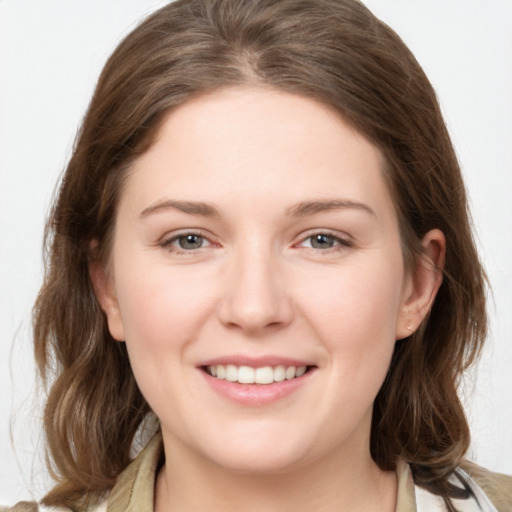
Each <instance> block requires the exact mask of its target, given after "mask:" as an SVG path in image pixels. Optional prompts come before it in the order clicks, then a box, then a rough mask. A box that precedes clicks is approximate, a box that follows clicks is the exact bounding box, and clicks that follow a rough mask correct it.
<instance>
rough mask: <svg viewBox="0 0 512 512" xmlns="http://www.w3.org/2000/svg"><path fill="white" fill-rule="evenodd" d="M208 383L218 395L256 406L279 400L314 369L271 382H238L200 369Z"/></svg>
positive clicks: (308, 378) (303, 382) (294, 389)
mask: <svg viewBox="0 0 512 512" xmlns="http://www.w3.org/2000/svg"><path fill="white" fill-rule="evenodd" d="M200 371H201V373H202V374H203V376H204V378H205V379H206V382H207V383H208V385H209V386H210V387H211V388H212V389H213V390H214V391H215V392H217V393H218V394H219V395H221V396H223V397H224V398H228V399H229V400H232V401H233V402H236V403H238V404H240V405H247V406H257V405H266V404H271V403H272V402H277V401H278V400H281V399H283V398H285V397H287V396H289V395H291V394H292V393H294V392H295V391H297V390H298V389H300V388H301V387H302V386H303V385H305V384H306V383H307V382H308V381H309V380H310V378H311V376H312V374H313V373H315V371H314V370H313V369H312V370H309V371H308V372H306V373H305V374H304V375H302V376H300V377H296V378H294V379H290V380H283V381H282V382H273V383H272V384H240V383H239V382H231V381H229V380H225V379H217V378H216V377H212V376H211V375H209V374H208V373H206V372H205V371H203V370H200Z"/></svg>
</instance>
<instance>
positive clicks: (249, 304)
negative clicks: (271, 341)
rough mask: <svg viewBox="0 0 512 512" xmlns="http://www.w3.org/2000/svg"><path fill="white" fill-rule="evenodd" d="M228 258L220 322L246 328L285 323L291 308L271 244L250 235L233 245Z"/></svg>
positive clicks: (256, 328) (276, 256)
mask: <svg viewBox="0 0 512 512" xmlns="http://www.w3.org/2000/svg"><path fill="white" fill-rule="evenodd" d="M230 260H231V261H230V265H229V269H228V272H229V274H230V279H228V282H229V286H228V287H227V289H226V292H225V296H224V297H223V301H222V306H221V318H222V321H223V322H224V323H225V324H229V325H231V326H233V325H236V326H238V327H240V328H241V329H243V330H245V331H257V330H260V329H264V328H265V327H268V326H278V325H281V326H282V325H285V324H287V323H288V322H289V321H290V320H291V316H292V307H291V302H290V298H289V297H288V295H287V293H286V289H285V286H284V276H283V275H282V269H281V265H280V261H279V255H278V254H276V252H275V251H274V250H273V248H272V246H271V243H270V242H268V241H265V240H262V239H257V238H256V237H253V238H252V240H250V241H248V242H247V243H245V244H241V246H240V247H238V248H236V249H235V250H234V251H233V254H232V255H231V258H230Z"/></svg>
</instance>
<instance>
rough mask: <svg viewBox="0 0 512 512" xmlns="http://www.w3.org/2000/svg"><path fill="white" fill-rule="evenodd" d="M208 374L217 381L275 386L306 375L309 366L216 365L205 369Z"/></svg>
mask: <svg viewBox="0 0 512 512" xmlns="http://www.w3.org/2000/svg"><path fill="white" fill-rule="evenodd" d="M204 369H205V371H206V373H208V374H209V375H211V376H212V377H215V378H217V379H222V380H227V381H230V382H238V383H240V384H273V383H274V382H283V381H285V380H293V379H296V378H298V377H301V376H302V375H304V374H305V373H306V372H307V370H308V367H307V366H284V365H277V366H262V367H259V368H252V367H251V366H243V365H242V366H237V365H234V364H227V365H223V364H216V365H211V366H206V367H204Z"/></svg>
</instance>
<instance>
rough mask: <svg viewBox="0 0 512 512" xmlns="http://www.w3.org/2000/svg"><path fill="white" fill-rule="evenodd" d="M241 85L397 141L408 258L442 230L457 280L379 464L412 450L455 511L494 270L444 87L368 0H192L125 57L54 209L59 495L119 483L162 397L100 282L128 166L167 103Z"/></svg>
mask: <svg viewBox="0 0 512 512" xmlns="http://www.w3.org/2000/svg"><path fill="white" fill-rule="evenodd" d="M233 85H249V86H250V85H263V86H267V87H270V88H275V89H278V90H280V91H285V92H289V93H293V94H300V95H303V96H307V97H310V98H314V99H316V100H318V101H320V102H322V103H323V104H326V105H328V106H330V107H331V108H332V109H334V110H335V111H337V112H338V113H339V114H340V116H342V118H343V119H344V120H345V121H346V122H348V123H349V124H350V125H352V126H353V127H354V128H355V129H356V130H357V131H359V132H360V133H361V134H362V135H364V136H365V137H366V138H367V139H368V140H370V141H371V142H372V143H373V144H375V145H376V146H377V147H378V148H379V149H380V150H381V152H382V154H383V156H384V158H385V162H386V165H385V170H384V173H385V176H386V180H387V183H388V186H389V189H390V191H391V194H392V197H393V199H394V202H395V205H396V209H397V213H398V219H399V224H400V230H401V237H402V245H403V253H404V259H405V262H406V264H408V265H412V264H413V262H414V260H415V259H416V258H417V257H418V255H419V254H420V253H421V245H420V240H421V238H422V237H423V235H424V234H425V233H427V232H428V231H429V230H430V229H433V228H438V229H440V230H442V231H443V233H444V235H445V237H446V243H447V254H446V264H445V268H444V271H443V273H444V279H443V283H442V285H441V288H440V290H439V292H438V294H437V298H436V300H435V303H434V305H433V307H432V310H431V312H430V315H429V316H428V318H427V319H425V321H424V322H423V324H422V325H421V327H420V328H419V329H418V330H417V332H415V333H414V334H413V335H411V336H410V337H409V338H406V339H404V340H399V341H397V343H396V347H395V351H394V355H393V358H392V362H391V366H390V369H389V372H388V374H387V377H386V380H385V382H384V384H383V386H382V388H381V390H380V392H379V394H378V396H377V398H376V401H375V404H374V413H373V420H372V427H371V440H370V441H371V454H372V457H373V458H374V460H375V462H376V463H377V464H378V465H379V467H380V468H382V469H385V470H392V469H394V468H395V465H396V462H397V460H398V459H399V458H402V459H404V460H405V461H406V462H408V463H409V464H410V467H411V469H412V473H413V476H414V479H415V481H416V483H417V484H419V485H421V486H423V487H425V488H427V489H429V490H431V491H432V492H434V493H437V494H439V495H440V496H442V497H443V498H444V499H445V501H446V503H447V505H448V506H449V507H450V510H452V508H451V507H452V505H451V504H450V496H453V493H454V489H453V488H452V487H451V486H450V484H449V482H448V478H449V476H450V475H451V474H452V473H453V471H454V469H455V467H456V466H457V465H458V464H459V463H460V461H461V459H462V457H463V456H464V454H465V452H466V450H467V448H468V445H469V429H468V425H467V421H466V418H465V415H464V410H463V407H462V405H461V402H460V400H459V397H458V394H457V387H458V383H459V379H460V377H461V375H462V373H463V372H464V370H465V369H467V368H468V366H469V365H470V364H471V363H473V362H474V360H475V358H476V357H477V355H478V354H479V351H480V349H481V345H482V343H483V341H484V339H485V334H486V312H485V292H486V288H485V286H486V282H485V275H484V272H483V270H482V267H481V265H480V263H479V258H478V255H477V253H476V250H475V244H474V241H473V237H472V232H471V225H470V219H469V214H468V207H467V200H466V195H465V190H464V184H463V181H462V178H461V173H460V169H459V165H458V162H457V159H456V156H455V153H454V150H453V147H452V144H451V141H450V138H449V135H448V132H447V129H446V127H445V124H444V121H443V118H442V115H441V111H440V108H439V105H438V102H437V99H436V95H435V92H434V90H433V88H432V86H431V84H430V82H429V81H428V79H427V77H426V76H425V74H424V72H423V71H422V69H421V67H420V65H419V64H418V62H417V61H416V59H415V58H414V57H413V55H412V54H411V52H410V51H409V50H408V49H407V47H406V46H405V44H404V43H403V42H402V40H401V39H400V38H399V36H398V35H397V34H396V33H395V32H394V31H393V30H391V29H390V28H389V27H388V26H387V25H385V24H384V23H382V22H381V21H379V20H378V19H377V18H376V17H375V16H374V15H373V14H372V13H371V12H370V11H369V10H368V9H367V8H366V7H365V6H364V5H363V4H362V3H360V2H359V1H357V0H177V1H176V2H173V3H170V4H169V5H167V6H165V7H163V8H162V9H160V10H158V11H156V12H155V13H154V14H152V15H151V16H150V17H149V18H147V19H146V20H144V21H143V22H142V23H141V24H140V25H139V26H138V27H136V28H135V29H134V30H133V32H132V33H130V34H129V35H128V36H127V37H126V38H125V39H124V40H123V41H122V42H121V43H120V45H119V46H118V47H117V49H116V50H115V52H114V53H113V54H112V56H111V57H110V58H109V60H108V62H107V64H106V66H105V68H104V69H103V71H102V73H101V76H100V78H99V81H98V84H97V87H96V90H95V92H94V96H93V98H92V101H91V103H90V106H89V108H88V111H87V113H86V116H85V118H84V120H83V124H82V126H81V128H80V130H79V133H78V135H77V138H76V142H75V146H74V150H73V154H72V157H71V159H70V161H69V164H68V166H67V169H66V171H65V173H64V175H63V179H62V183H61V185H60V189H59V191H58V194H57V197H56V200H55V203H54V205H53V208H52V210H51V213H50V217H49V220H48V223H47V228H46V234H45V241H46V252H45V258H46V273H45V279H44V284H43V286H42V288H41V291H40V293H39V296H38V299H37V302H36V304H35V307H34V313H33V324H34V341H35V354H36V360H37V363H38V367H39V370H40V373H41V376H42V378H43V380H45V381H46V382H47V383H48V386H49V392H48V400H47V405H46V410H45V416H44V421H45V432H46V437H47V444H48V460H49V466H50V469H51V472H52V475H53V476H54V478H55V479H56V486H55V487H54V488H53V490H52V491H51V492H50V493H49V494H48V495H47V496H46V497H45V498H44V500H43V501H44V503H45V504H47V505H73V504H76V503H77V502H79V501H81V500H82V499H83V498H84V497H85V498H94V497H95V496H97V495H99V494H100V493H101V492H103V491H105V490H106V489H108V488H110V487H111V486H112V485H113V483H114V481H115V479H116V477H117V475H118V474H119V473H120V472H121V471H122V470H123V469H124V468H125V467H126V466H127V464H128V463H129V462H130V447H131V444H132V441H133V438H134V435H135V433H136V431H137V428H138V427H139V425H140V424H141V422H142V421H143V419H144V417H145V415H146V414H147V413H148V411H149V407H148V405H147V403H146V401H145V399H144V398H143V397H142V395H141V393H140V391H139V389H138V387H137V384H136V382H135V380H134V376H133V374H132V371H131V368H130V363H129V360H128V356H127V352H126V349H125V346H124V344H122V343H118V342H117V341H115V340H114V339H113V338H112V337H111V336H110V334H109V331H108V328H107V325H106V319H105V316H104V314H103V312H102V311H101V309H100V307H99V304H98V302H97V300H96V297H95V295H94V292H93V288H92V285H91V281H90V279H89V273H88V265H89V263H90V259H91V241H92V240H94V241H96V243H97V251H98V254H99V255H100V257H101V258H103V259H104V260H106V259H108V255H109V250H110V244H111V239H112V235H113V230H114V221H115V216H116V207H117V203H118V201H119V196H120V194H121V192H122V187H123V180H124V179H125V177H126V175H127V172H128V171H129V169H130V167H131V166H132V164H133V162H134V161H135V160H136V159H137V158H138V157H139V156H140V155H141V154H143V153H144V152H145V151H146V150H147V149H148V148H149V147H150V146H151V144H152V142H153V140H154V138H155V133H156V132H157V131H158V128H159V124H160V122H161V120H162V119H163V117H164V116H165V114H166V113H168V112H169V111H170V110H172V109H173V108H175V107H177V106H179V105H181V104H183V103H184V102H186V101H187V100H189V99H191V98H192V97H195V96H197V95H201V94H204V93H207V92H211V91H214V90H216V89H219V88H222V87H226V86H233Z"/></svg>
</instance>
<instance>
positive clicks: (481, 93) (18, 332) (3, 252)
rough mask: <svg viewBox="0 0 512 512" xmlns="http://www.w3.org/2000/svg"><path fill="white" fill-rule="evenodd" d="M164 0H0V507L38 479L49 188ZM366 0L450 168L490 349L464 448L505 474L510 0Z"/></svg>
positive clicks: (511, 374)
mask: <svg viewBox="0 0 512 512" xmlns="http://www.w3.org/2000/svg"><path fill="white" fill-rule="evenodd" d="M165 3H166V2H162V1H156V0H108V1H105V0H74V1H73V2H70V1H68V0H45V1H44V2H42V1H41V0H0V503H13V502H14V501H16V500H19V499H22V498H24V499H26V498H30V497H31V496H35V497H40V496H41V494H42V493H43V491H44V490H45V489H47V488H48V485H49V481H48V477H47V475H46V472H45V470H44V466H43V460H44V453H43V450H42V441H41V424H40V416H41V405H40V404H41V398H40V394H38V392H37V391H36V388H35V385H34V363H33V359H32V351H31V350H32V349H31V333H30V308H31V305H32V303H33V300H34V298H35V295H36V293H37V290H38V287H39V285H40V283H41V275H42V274H41V271H42V263H41V241H42V232H43V225H44V220H45V217H46V213H47V210H48V207H49V204H50V200H51V197H52V193H53V190H54V186H55V183H56V181H57V179H58V176H59V174H60V173H61V171H62V169H63V168H64V166H65V163H66V161H67V159H68V158H69V154H70V149H71V147H72V141H73V138H74V134H75V132H76V129H77V126H78V125H79V123H80V120H81V117H82V115H83V113H84V111H85V109H86V106H87V104H88V101H89V98H90V96H91V93H92V90H93V87H94V84H95V81H96V79H97V77H98V74H99V72H100V69H101V67H102V65H103V64H104V62H105V60H106V58H107V56H108V55H109V54H110V52H111V51H112V50H113V49H114V47H115V45H116V43H117V42H118V41H119V40H120V38H121V37H122V36H123V35H125V34H126V33H127V32H129V31H130V30H131V29H132V28H133V27H134V26H135V24H136V23H137V22H138V21H139V20H140V19H141V18H142V17H144V16H145V15H146V14H148V13H150V12H151V11H153V10H154V9H155V8H157V7H160V6H162V5H164V4H165ZM366 3H367V4H368V6H369V7H370V8H371V9H372V10H373V11H374V12H375V13H376V14H377V15H378V16H379V17H381V18H382V19H383V20H384V21H386V22H387V23H388V24H389V25H390V26H391V27H393V28H394V29H395V30H396V31H397V32H398V33H399V34H400V35H401V36H402V38H403V39H404V40H405V42H406V43H407V44H408V45H409V47H410V48H411V49H412V51H413V52H414V53H415V55H416V57H417V58H418V60H419V61H420V63H421V64H422V65H423V67H424V69H425V70H426V72H427V74H428V75H429V77H430V79H431V81H432V82H433V84H434V87H435V88H436V90H437V92H438V95H439V98H440V102H441V105H442V108H443V112H444V114H445V117H446V120H447V123H448V126H449V129H450V132H451V134H452V136H453V140H454V143H455V146H456V149H457V153H458V155H459V157H460V160H461V163H462V168H463V172H464V175H465V177H466V182H467V187H468V190H469V196H470V199H471V204H472V211H473V216H474V221H475V225H476V231H477V236H478V240H479V246H480V250H481V253H482V256H483V258H484V262H485V265H486V268H487V271H488V274H489V278H490V281H491V284H492V287H493V294H494V295H493V301H490V304H489V306H490V314H491V322H492V324H491V327H492V331H491V335H490V339H489V344H488V346H487V348H486V350H485V353H484V354H483V358H482V361H481V363H480V364H479V366H478V367H477V368H476V369H475V371H473V372H472V374H471V375H469V376H468V378H467V379H466V380H465V382H464V386H463V389H462V394H463V396H464V401H465V403H466V406H467V411H468V415H469V419H470V424H471V428H472V433H473V444H472V448H471V452H470V455H471V457H472V458H473V459H474V460H476V461H477V462H478V463H480V464H482V465H485V466H487V467H489V468H491V469H493V470H498V471H502V472H508V473H512V343H511V332H512V314H511V313H512V1H511V0H429V1H425V0H367V1H366ZM11 432H12V436H11ZM11 437H12V439H11ZM13 443H14V448H13Z"/></svg>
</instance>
